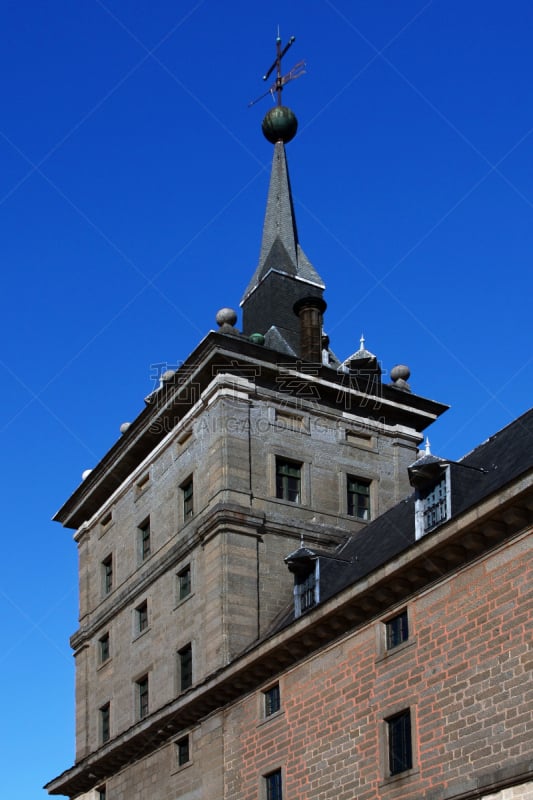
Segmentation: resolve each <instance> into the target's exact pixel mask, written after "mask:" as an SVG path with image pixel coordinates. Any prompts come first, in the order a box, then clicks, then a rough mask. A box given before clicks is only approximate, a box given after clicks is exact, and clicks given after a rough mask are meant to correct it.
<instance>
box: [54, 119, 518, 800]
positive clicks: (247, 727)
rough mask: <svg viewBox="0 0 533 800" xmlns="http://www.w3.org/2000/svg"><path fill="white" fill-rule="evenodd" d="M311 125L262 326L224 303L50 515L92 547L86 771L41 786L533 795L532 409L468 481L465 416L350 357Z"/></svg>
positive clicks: (115, 799) (183, 794)
mask: <svg viewBox="0 0 533 800" xmlns="http://www.w3.org/2000/svg"><path fill="white" fill-rule="evenodd" d="M295 129H296V121H295V118H294V115H293V114H292V112H290V111H289V110H288V109H286V108H284V107H283V106H277V107H276V108H274V109H273V110H272V111H271V112H269V114H268V115H267V117H266V118H265V122H264V132H265V135H267V138H269V139H270V140H271V141H272V142H273V144H274V158H273V165H272V173H271V181H270V187H269V193H268V200H267V206H266V213H265V221H264V228H263V237H262V243H261V249H260V258H259V263H258V267H257V269H256V271H255V273H254V275H253V276H252V279H251V281H250V283H249V285H248V287H247V289H246V290H245V293H244V296H243V300H242V303H241V306H242V332H241V331H239V330H238V329H237V328H236V327H235V326H236V323H237V315H236V313H235V312H233V311H232V310H231V309H222V310H221V311H220V312H219V313H218V315H217V323H218V325H219V330H218V331H212V332H210V333H208V334H207V336H206V337H205V338H204V339H203V340H202V341H201V342H200V343H199V345H198V346H197V348H196V349H195V350H194V352H193V353H191V355H190V356H189V357H188V358H187V360H186V361H185V362H184V363H183V365H182V366H181V367H180V368H179V369H178V370H177V371H175V372H174V371H169V372H167V373H165V374H163V375H162V378H161V384H160V387H159V388H158V389H157V390H156V391H154V392H153V393H152V394H151V395H150V396H149V397H148V398H146V407H145V408H144V410H143V411H142V413H141V414H139V416H138V417H137V419H136V420H135V421H134V422H133V423H131V425H125V426H123V432H122V435H121V438H120V439H119V440H118V441H117V442H116V443H115V445H114V446H113V447H112V448H111V449H110V450H109V452H108V453H107V454H106V455H105V456H104V457H103V458H102V460H101V461H100V463H99V464H98V465H97V466H96V467H95V469H93V470H92V472H91V473H90V474H89V475H88V476H87V477H86V478H85V480H84V481H83V483H82V484H81V485H80V486H79V488H78V489H77V490H76V491H75V492H74V494H73V495H72V496H71V497H70V498H69V499H68V500H67V502H66V503H65V504H64V506H63V507H62V508H61V509H60V511H59V512H58V514H57V516H56V519H57V520H58V521H59V522H61V523H62V524H63V525H64V526H66V527H67V528H72V529H75V530H76V533H75V540H76V542H77V546H78V550H79V597H80V600H79V628H78V630H77V631H76V633H75V634H74V635H73V637H72V640H71V644H72V648H73V650H74V655H75V663H76V759H75V764H74V766H72V767H71V768H69V769H67V770H66V771H65V772H64V773H63V774H62V775H60V776H58V777H57V778H55V779H53V780H52V781H51V782H50V783H49V784H48V785H47V787H46V788H47V789H48V791H49V792H50V793H51V794H59V795H67V796H69V797H71V798H92V799H93V800H125V799H126V798H128V800H144V799H145V798H146V799H147V800H148V799H149V800H178V798H182V799H185V798H187V800H193V798H194V800H211V799H212V800H215V799H216V798H220V799H222V798H224V800H254V798H258V800H283V798H285V800H288V798H293V800H311V798H312V799H313V800H351V799H352V798H358V800H364V799H365V798H369V800H370V798H372V799H374V798H394V799H396V798H411V797H412V798H415V797H416V798H420V797H425V798H428V799H429V800H437V798H443V799H444V798H450V799H451V798H481V797H489V796H490V797H491V798H498V800H508V798H509V799H510V798H513V800H514V799H515V798H516V799H517V800H518V798H520V799H521V798H530V797H533V782H532V781H533V774H532V770H533V761H532V757H533V743H532V739H531V729H532V719H531V703H532V700H533V692H532V687H531V682H530V680H529V678H528V671H527V670H528V658H529V659H530V658H531V655H530V653H529V645H530V640H531V582H530V581H531V578H530V577H529V581H528V569H529V572H530V571H531V561H530V556H529V553H530V549H528V548H530V536H531V517H532V511H533V491H532V467H533V448H532V446H531V445H532V444H533V414H532V413H531V412H530V413H528V414H526V415H524V416H523V417H521V418H519V419H518V420H516V421H515V422H514V423H513V424H511V425H510V426H508V427H507V428H505V429H504V430H502V431H500V432H499V433H497V434H496V435H495V436H493V437H492V438H491V439H489V440H488V441H487V442H485V443H484V444H482V445H480V447H478V448H477V449H476V450H474V451H473V452H472V453H470V454H468V455H467V456H466V457H465V458H463V459H462V460H461V461H459V462H457V463H454V462H451V461H449V460H446V459H444V458H439V457H436V456H433V455H431V453H430V452H429V446H428V447H426V451H425V452H421V451H419V449H418V448H419V446H420V445H421V443H422V441H423V433H424V431H425V430H426V428H427V427H428V426H429V425H430V424H431V423H432V422H433V421H434V420H435V419H436V418H437V417H438V416H439V415H440V414H441V413H443V412H444V411H445V410H446V406H444V405H442V404H441V403H438V402H435V401H433V400H428V399H426V398H423V397H420V396H418V395H416V394H415V393H414V392H412V391H411V389H410V386H409V384H408V383H407V381H408V379H409V371H408V369H407V368H406V367H403V366H398V367H395V368H393V370H391V373H390V374H391V378H392V381H391V382H390V383H386V382H385V381H384V380H383V375H382V372H381V369H380V366H379V362H378V360H377V358H376V357H375V356H374V355H373V354H372V353H370V352H369V351H367V350H366V349H365V346H364V341H361V344H360V348H359V349H358V350H357V351H356V352H355V353H354V354H353V355H352V356H350V357H349V358H347V359H345V360H343V361H342V362H341V361H340V360H339V359H338V358H337V357H336V356H335V354H334V353H333V351H332V350H331V348H330V346H329V341H328V339H327V337H326V336H325V335H324V333H323V329H322V319H323V314H324V312H325V308H326V303H325V301H324V299H323V293H324V283H323V281H322V279H321V277H320V276H319V274H318V272H317V270H316V269H315V267H314V266H313V265H312V264H311V262H310V261H309V259H308V258H307V256H306V255H305V254H304V252H303V250H302V248H301V245H300V242H299V240H298V233H297V228H296V223H295V217H294V210H293V204H292V196H291V188H290V182H289V178H288V172H287V163H286V155H285V143H286V142H287V141H289V139H290V138H292V136H293V135H294V133H295ZM528 618H529V626H528ZM529 666H530V662H529ZM528 704H529V705H528Z"/></svg>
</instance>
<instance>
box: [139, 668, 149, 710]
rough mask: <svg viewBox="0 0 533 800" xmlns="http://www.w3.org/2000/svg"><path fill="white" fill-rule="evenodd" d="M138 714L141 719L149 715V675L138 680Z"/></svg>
mask: <svg viewBox="0 0 533 800" xmlns="http://www.w3.org/2000/svg"><path fill="white" fill-rule="evenodd" d="M137 714H138V717H139V719H143V718H144V717H146V716H148V675H144V677H142V678H140V679H139V680H138V681H137Z"/></svg>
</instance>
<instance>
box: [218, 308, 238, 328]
mask: <svg viewBox="0 0 533 800" xmlns="http://www.w3.org/2000/svg"><path fill="white" fill-rule="evenodd" d="M215 319H216V321H217V325H218V326H219V327H220V328H221V327H222V326H223V325H230V326H231V327H232V328H233V326H234V325H235V323H236V322H237V312H236V311H235V310H234V309H233V308H221V309H220V311H217V315H216V317H215Z"/></svg>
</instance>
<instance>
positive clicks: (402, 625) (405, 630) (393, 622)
mask: <svg viewBox="0 0 533 800" xmlns="http://www.w3.org/2000/svg"><path fill="white" fill-rule="evenodd" d="M385 629H386V631H387V650H392V648H393V647H397V646H398V645H399V644H401V643H402V642H406V641H407V640H408V638H409V623H408V620H407V609H406V610H405V611H402V612H401V614H397V615H396V616H395V617H392V618H391V619H389V620H387V622H386V623H385Z"/></svg>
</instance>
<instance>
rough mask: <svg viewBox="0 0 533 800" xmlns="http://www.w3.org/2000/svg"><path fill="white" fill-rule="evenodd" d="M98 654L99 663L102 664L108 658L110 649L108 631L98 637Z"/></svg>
mask: <svg viewBox="0 0 533 800" xmlns="http://www.w3.org/2000/svg"><path fill="white" fill-rule="evenodd" d="M98 655H99V661H100V664H103V663H104V662H105V661H107V659H108V658H109V655H110V650H109V634H108V633H104V635H103V636H101V637H100V638H99V639H98Z"/></svg>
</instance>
